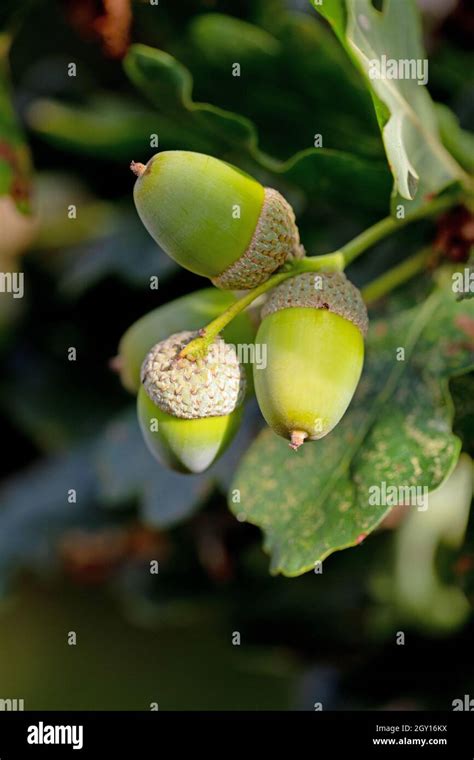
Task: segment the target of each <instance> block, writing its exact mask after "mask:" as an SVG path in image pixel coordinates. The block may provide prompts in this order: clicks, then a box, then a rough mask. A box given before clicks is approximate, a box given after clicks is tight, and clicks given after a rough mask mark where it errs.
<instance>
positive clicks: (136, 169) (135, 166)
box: [130, 161, 146, 177]
mask: <svg viewBox="0 0 474 760" xmlns="http://www.w3.org/2000/svg"><path fill="white" fill-rule="evenodd" d="M130 169H131V170H132V172H133V173H134V175H135V176H136V177H141V176H142V174H143V172H144V171H145V169H146V166H145V164H141V163H140V162H139V161H132V162H131V163H130Z"/></svg>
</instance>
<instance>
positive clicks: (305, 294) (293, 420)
mask: <svg viewBox="0 0 474 760" xmlns="http://www.w3.org/2000/svg"><path fill="white" fill-rule="evenodd" d="M367 327H368V318H367V309H366V307H365V304H364V301H363V299H362V296H361V294H360V292H359V290H358V289H357V288H356V287H355V286H354V285H352V283H351V282H349V280H348V279H347V278H346V276H345V274H344V273H342V272H327V273H323V272H320V273H317V274H315V273H311V272H307V273H305V274H301V275H298V276H296V277H293V278H291V279H288V280H285V281H284V282H283V283H282V284H281V285H279V286H278V287H277V288H275V290H274V291H272V292H271V294H270V296H269V298H268V300H267V302H266V303H265V305H264V307H263V309H262V322H261V325H260V327H259V330H258V332H257V336H256V339H255V340H256V343H260V344H263V345H265V346H266V349H267V363H266V367H265V368H261V369H258V368H257V367H255V366H254V384H255V392H256V395H257V400H258V403H259V406H260V409H261V411H262V414H263V416H264V418H265V420H266V422H267V423H268V425H269V426H270V427H271V428H272V429H273V430H274V431H275V433H277V434H278V435H280V436H282V437H283V438H287V439H289V440H290V446H291V447H292V448H293V449H295V450H296V449H298V448H299V447H300V446H301V445H302V444H303V443H304V442H305V441H314V440H317V439H319V438H323V437H324V436H325V435H327V434H328V433H329V432H330V431H331V430H332V429H333V428H334V427H335V426H336V425H337V423H338V422H339V421H340V419H341V418H342V416H343V415H344V413H345V411H346V409H347V407H348V406H349V404H350V402H351V400H352V397H353V395H354V392H355V389H356V387H357V384H358V382H359V379H360V375H361V372H362V367H363V363H364V336H365V334H366V332H367Z"/></svg>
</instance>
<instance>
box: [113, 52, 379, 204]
mask: <svg viewBox="0 0 474 760" xmlns="http://www.w3.org/2000/svg"><path fill="white" fill-rule="evenodd" d="M124 66H125V70H126V72H127V74H128V76H129V78H130V79H131V80H132V82H133V83H134V84H135V86H136V87H138V88H139V89H140V90H141V91H142V92H143V93H144V94H145V95H146V96H147V97H148V98H149V99H150V100H151V102H152V103H154V105H155V106H156V107H157V108H158V110H159V112H160V113H161V112H162V111H163V110H166V113H167V114H168V116H169V117H171V116H173V117H174V118H175V119H176V121H177V123H179V124H181V125H183V124H186V125H187V128H188V129H189V130H190V131H192V132H193V133H198V134H199V135H201V136H202V137H203V138H204V137H205V138H207V139H209V140H212V143H213V149H212V153H213V154H214V155H219V156H224V157H227V156H228V155H229V153H230V154H231V156H232V158H234V156H235V158H234V160H235V161H237V162H238V161H240V162H241V161H242V157H243V158H244V159H245V157H247V162H248V159H250V160H252V161H254V162H255V164H256V165H257V166H259V167H261V168H262V169H265V170H267V171H270V172H272V173H274V174H276V175H279V176H281V177H282V178H284V179H286V180H288V181H290V182H294V183H295V184H296V185H298V186H299V187H301V188H302V189H303V190H305V191H306V192H308V193H311V194H312V195H315V196H319V197H321V198H322V199H323V200H325V201H328V202H331V201H335V202H345V203H348V204H351V205H356V206H359V207H363V208H366V209H369V210H371V211H372V212H373V211H374V210H375V211H377V210H383V209H385V208H386V204H387V202H388V198H389V192H390V189H389V182H390V180H389V177H390V175H389V173H388V171H387V168H386V166H385V164H384V163H383V162H381V161H375V160H369V159H368V158H365V157H362V156H358V155H356V154H354V153H349V152H347V151H341V150H335V149H326V148H308V149H306V150H302V151H299V152H298V153H296V154H295V155H293V156H292V157H291V158H289V159H288V160H286V161H281V160H279V159H276V158H274V157H272V156H270V155H268V154H267V153H265V152H263V151H262V150H261V149H260V147H259V142H258V133H257V129H256V127H255V125H254V124H253V122H252V121H250V120H249V119H247V118H245V117H243V116H241V115H239V114H236V113H234V112H231V111H226V110H224V109H222V108H218V107H216V106H214V105H211V104H209V103H197V102H195V101H194V100H193V98H192V87H193V80H192V77H191V74H190V72H189V71H188V69H187V68H186V67H185V66H183V65H182V64H181V63H179V61H177V60H176V59H175V58H173V56H171V55H169V54H168V53H165V52H163V51H162V50H156V49H154V48H151V47H148V46H146V45H141V44H137V45H132V46H131V48H130V50H129V52H128V54H127V56H126V58H125V60H124Z"/></svg>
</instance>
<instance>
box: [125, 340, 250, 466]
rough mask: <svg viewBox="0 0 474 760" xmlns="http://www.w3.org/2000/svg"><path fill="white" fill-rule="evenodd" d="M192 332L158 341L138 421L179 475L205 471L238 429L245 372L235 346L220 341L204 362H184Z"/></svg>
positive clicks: (145, 372)
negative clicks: (180, 473) (183, 354)
mask: <svg viewBox="0 0 474 760" xmlns="http://www.w3.org/2000/svg"><path fill="white" fill-rule="evenodd" d="M196 335H197V333H196V332H191V331H189V330H187V331H185V332H180V333H176V334H175V335H171V336H170V337H169V338H167V339H166V340H163V341H161V342H160V343H157V344H156V345H155V346H154V347H153V348H152V349H151V351H150V352H149V353H148V354H147V356H146V358H145V360H144V362H143V365H142V370H141V380H142V387H141V388H140V391H139V394H138V402H137V404H138V406H137V411H138V419H139V422H140V427H141V429H142V433H143V436H144V438H145V441H146V443H147V446H148V448H149V450H150V451H151V453H152V454H153V455H154V456H155V457H156V458H157V459H158V460H159V461H160V462H161V463H162V464H165V465H167V466H169V467H171V468H172V469H175V470H178V471H179V472H187V473H199V472H203V471H204V470H206V469H207V468H208V467H209V466H210V465H211V464H212V463H213V462H214V461H215V460H216V459H217V457H218V456H220V455H221V454H222V453H223V451H224V450H225V449H226V448H227V446H228V445H229V443H230V442H231V440H232V438H233V437H234V435H235V433H236V432H237V429H238V427H239V423H240V418H241V412H242V401H243V399H244V396H245V386H246V379H245V371H244V369H243V367H242V366H241V365H240V364H239V361H238V358H237V354H236V352H235V349H234V348H233V346H230V345H228V344H226V343H225V341H223V340H222V338H220V337H218V338H216V340H215V341H214V343H213V344H212V345H211V346H210V348H209V351H208V353H207V354H206V356H205V357H203V358H202V359H198V360H196V361H191V360H190V359H186V358H181V357H180V356H179V354H180V351H181V350H182V349H183V348H184V346H186V345H187V344H188V343H189V341H191V340H192V339H193V338H195V337H196Z"/></svg>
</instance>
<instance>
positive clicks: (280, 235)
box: [131, 150, 304, 290]
mask: <svg viewBox="0 0 474 760" xmlns="http://www.w3.org/2000/svg"><path fill="white" fill-rule="evenodd" d="M131 169H132V171H133V172H134V173H135V174H136V175H137V181H136V183H135V187H134V199H135V205H136V208H137V211H138V214H139V216H140V219H141V220H142V222H143V224H144V226H145V227H146V229H147V230H148V232H149V233H150V235H151V236H152V237H153V238H154V240H155V241H156V242H157V243H158V244H159V245H160V246H161V248H162V249H163V250H164V251H165V252H166V253H167V254H168V255H169V256H170V257H171V258H172V259H174V260H175V261H177V262H178V264H180V265H181V266H182V267H184V268H185V269H189V270H190V271H191V272H195V273H196V274H199V275H203V276H205V277H209V279H210V280H211V281H212V282H213V284H214V285H216V286H217V287H218V288H222V289H223V290H245V289H250V288H254V287H256V286H257V285H260V284H261V283H262V282H265V280H267V279H268V278H269V277H270V275H271V274H272V273H273V272H274V271H275V270H276V269H278V268H279V267H280V266H281V265H282V264H283V263H284V262H285V261H286V260H287V259H293V258H301V257H302V256H303V255H304V249H303V247H302V245H301V244H300V239H299V232H298V228H297V226H296V224H295V215H294V212H293V209H292V208H291V206H290V204H289V203H288V202H287V201H286V200H285V198H283V196H282V195H280V193H279V192H277V190H273V189H272V188H264V187H263V186H262V185H261V184H260V183H259V182H257V181H256V180H255V179H253V178H252V177H250V176H249V175H248V174H245V173H244V172H242V171H240V169H237V168H235V167H233V166H231V165H230V164H227V163H225V162H224V161H220V160H219V159H217V158H213V157H212V156H206V155H204V154H202V153H193V152H189V151H180V150H170V151H163V152H162V153H157V154H156V155H154V156H153V157H152V158H151V159H150V160H149V161H148V163H147V165H146V166H144V165H143V164H139V163H135V162H134V161H132V164H131Z"/></svg>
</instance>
